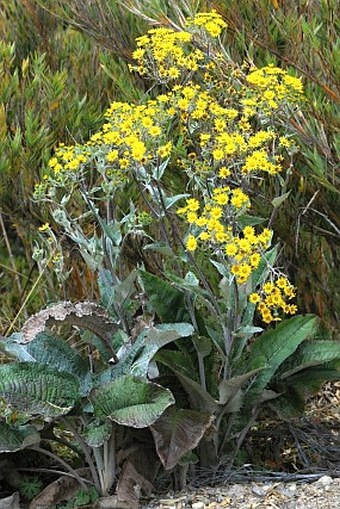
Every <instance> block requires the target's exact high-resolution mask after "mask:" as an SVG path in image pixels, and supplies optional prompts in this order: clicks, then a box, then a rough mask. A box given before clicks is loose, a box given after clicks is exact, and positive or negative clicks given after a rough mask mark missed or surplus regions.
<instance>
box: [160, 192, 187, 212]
mask: <svg viewBox="0 0 340 509" xmlns="http://www.w3.org/2000/svg"><path fill="white" fill-rule="evenodd" d="M188 196H190V195H189V194H187V193H185V194H176V196H169V197H168V198H163V201H164V204H165V208H166V209H167V210H168V209H169V208H170V207H172V206H173V205H174V204H175V203H177V202H178V201H179V200H181V199H182V198H187V197H188Z"/></svg>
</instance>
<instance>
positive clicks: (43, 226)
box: [38, 223, 50, 232]
mask: <svg viewBox="0 0 340 509" xmlns="http://www.w3.org/2000/svg"><path fill="white" fill-rule="evenodd" d="M49 229H50V224H49V223H45V224H42V225H41V226H39V228H38V231H39V232H46V231H47V230H49Z"/></svg>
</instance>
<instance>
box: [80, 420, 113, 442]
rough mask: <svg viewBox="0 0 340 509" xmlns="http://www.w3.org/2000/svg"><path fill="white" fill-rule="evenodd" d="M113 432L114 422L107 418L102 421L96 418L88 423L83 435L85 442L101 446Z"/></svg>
mask: <svg viewBox="0 0 340 509" xmlns="http://www.w3.org/2000/svg"><path fill="white" fill-rule="evenodd" d="M111 433H112V422H111V421H109V420H108V419H106V420H105V421H100V420H99V419H95V420H94V421H92V422H90V423H89V424H87V426H86V427H85V429H84V431H83V433H82V436H83V438H84V440H85V442H86V443H87V444H88V445H89V446H91V447H100V446H101V445H103V443H104V442H105V441H106V440H108V439H109V438H110V436H111Z"/></svg>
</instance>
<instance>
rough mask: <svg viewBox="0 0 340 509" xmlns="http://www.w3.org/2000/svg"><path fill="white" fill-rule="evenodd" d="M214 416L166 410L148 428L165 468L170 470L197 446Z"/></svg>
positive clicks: (188, 411)
mask: <svg viewBox="0 0 340 509" xmlns="http://www.w3.org/2000/svg"><path fill="white" fill-rule="evenodd" d="M213 420H214V416H213V415H211V414H209V413H204V412H198V411H196V410H183V409H180V410H178V409H176V408H174V407H173V406H172V407H170V408H167V409H166V410H165V412H164V413H163V414H162V415H161V417H160V418H159V419H158V420H157V421H156V422H155V423H154V424H153V425H152V426H150V430H151V433H152V435H153V438H154V441H155V444H156V449H157V453H158V456H159V457H160V460H161V462H162V464H163V466H164V468H165V470H170V469H171V468H173V467H174V466H176V465H177V463H178V461H179V460H180V459H181V457H182V456H183V455H184V454H186V453H187V452H189V451H192V450H193V449H194V448H195V447H197V445H198V444H199V442H200V440H201V438H202V437H203V435H204V433H205V432H206V430H207V429H208V428H209V427H210V426H211V424H212V422H213Z"/></svg>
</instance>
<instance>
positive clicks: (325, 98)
mask: <svg viewBox="0 0 340 509" xmlns="http://www.w3.org/2000/svg"><path fill="white" fill-rule="evenodd" d="M1 3H2V2H1V1H0V7H1ZM214 7H215V8H216V9H217V8H218V12H217V11H216V10H214V9H213V8H214ZM336 11H337V4H336V3H335V2H333V1H332V0H329V1H327V2H326V1H322V2H306V3H304V2H301V3H299V5H296V2H293V1H292V2H290V1H289V2H285V3H284V5H282V6H281V2H278V1H275V2H274V1H269V0H268V1H267V0H261V1H259V2H250V3H249V2H242V1H241V2H240V1H238V2H236V1H235V2H234V1H233V0H230V2H229V3H228V5H226V6H225V7H224V8H223V9H222V7H220V6H216V5H214V2H208V1H207V2H203V1H201V2H200V1H196V2H194V1H192V2H187V1H184V0H179V1H177V2H173V1H171V0H163V1H159V2H147V3H145V2H143V3H142V2H139V1H138V0H129V1H128V2H126V5H124V6H123V5H122V4H120V3H118V2H115V1H113V0H93V1H91V2H90V1H87V0H86V1H81V2H80V0H72V1H68V2H65V1H64V0H57V1H53V2H51V1H49V0H26V1H25V2H23V3H22V4H20V5H18V4H17V2H16V1H14V0H13V1H8V2H4V3H3V10H2V11H1V14H0V34H1V37H2V41H1V44H0V52H1V63H0V73H1V78H2V79H1V84H0V116H1V127H0V137H1V142H2V147H3V150H2V151H1V155H0V200H1V201H0V203H1V208H0V228H1V231H2V234H3V240H2V241H1V242H0V264H1V265H0V270H1V271H2V273H3V279H2V281H1V288H0V290H1V296H2V294H3V298H2V302H3V309H4V313H3V316H2V317H1V320H0V327H1V329H2V331H3V332H2V334H3V336H0V352H1V354H2V360H3V363H2V364H1V365H0V398H1V400H0V403H1V415H0V431H1V433H0V452H4V453H8V454H12V453H14V452H17V453H18V454H19V453H20V451H21V450H32V451H35V453H38V454H41V455H45V456H46V457H48V458H50V459H53V461H54V462H58V463H59V464H60V466H61V467H62V468H63V470H64V471H66V472H67V475H68V476H69V477H70V478H73V479H75V480H76V481H77V482H78V484H79V488H80V491H78V494H77V495H76V498H75V499H72V498H71V497H68V498H69V499H70V498H71V500H70V501H69V502H68V503H67V507H76V506H82V505H86V504H89V503H92V502H93V501H94V498H95V497H97V496H109V495H110V494H111V493H112V491H113V490H115V492H116V495H115V496H114V497H115V500H114V501H113V503H114V504H115V505H117V504H118V505H119V504H120V503H127V504H130V505H131V506H132V507H133V506H136V504H137V505H138V498H139V495H140V494H139V493H137V492H135V491H134V490H132V489H131V486H132V484H133V482H135V483H138V485H139V486H140V488H141V490H142V491H144V492H145V493H148V492H149V491H150V488H151V483H154V482H155V479H156V476H157V473H158V471H159V469H163V471H165V472H172V471H174V470H175V471H178V472H180V478H181V486H183V485H184V483H185V475H186V471H187V469H188V467H189V465H190V464H195V463H198V465H199V466H200V467H204V468H211V467H213V468H215V467H216V466H217V465H221V464H224V465H226V466H228V467H230V468H231V467H232V466H233V465H234V464H235V463H236V464H237V462H238V461H239V458H242V457H244V451H243V450H242V446H243V443H244V440H245V438H246V436H247V434H248V432H249V431H250V430H251V428H252V427H253V426H254V425H255V423H257V422H258V420H259V419H261V417H262V416H263V415H266V413H265V412H268V411H269V412H271V413H272V414H274V415H276V416H277V418H280V419H290V418H292V417H296V416H300V415H301V414H302V413H303V411H304V403H305V399H306V397H307V396H308V395H309V394H310V393H312V392H314V391H317V390H318V389H319V388H320V386H321V385H322V383H323V382H324V381H325V380H335V379H339V368H340V344H339V341H338V339H339V337H338V335H337V333H336V327H337V326H338V325H339V314H338V313H339V312H338V307H339V293H338V292H339V263H338V262H339V260H338V257H339V250H338V247H339V239H340V230H339V226H338V223H339V221H338V218H339V217H338V212H337V211H338V206H339V192H338V188H339V186H338V184H339V176H338V174H337V162H338V160H339V153H340V145H339V125H337V122H338V118H337V116H336V114H335V112H336V109H337V108H338V107H339V89H338V88H337V87H338V83H339V61H338V60H339V58H340V56H339V44H338V41H337V39H336V34H337V31H338V27H337V23H339V21H338V16H337V14H336ZM150 24H151V25H153V26H152V27H151V29H150V26H148V25H150ZM155 26H156V28H155ZM47 27H48V28H47ZM14 40H15V42H16V43H15V44H14ZM13 282H14V284H13ZM296 297H297V303H295V301H294V299H295V298H296ZM76 301H80V302H78V303H73V302H76ZM50 302H54V303H55V302H57V304H53V305H50V306H48V307H46V306H47V304H48V303H50ZM38 309H42V310H41V311H39V312H37V313H36V314H33V316H31V318H29V316H30V315H31V314H32V312H33V313H34V312H36V311H37V310H38ZM299 313H301V314H299ZM312 313H315V314H312ZM291 315H296V316H291ZM316 315H319V316H316ZM264 410H265V412H263V411H264ZM65 448H66V449H67V450H69V451H71V454H70V455H69V454H68V453H63V450H64V449H65ZM79 467H81V470H79ZM52 471H53V469H52V470H51V472H52ZM54 472H56V471H55V470H54ZM72 482H73V481H72ZM131 483H132V484H131ZM25 486H26V487H25ZM31 488H32V489H31ZM37 489H38V490H39V489H40V488H37ZM72 489H73V488H72ZM25 490H26V492H27V493H26V494H25V496H26V498H32V497H33V496H34V495H36V491H37V490H36V487H35V483H34V482H33V481H32V482H31V481H30V479H28V481H27V482H26V484H25V483H24V485H23V488H22V492H24V491H25ZM73 495H74V493H73ZM73 495H72V496H73ZM66 499H67V497H66V498H64V499H62V500H66ZM58 504H59V500H58V501H57V500H56V501H55V503H54V505H56V506H58V507H59V505H58Z"/></svg>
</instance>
